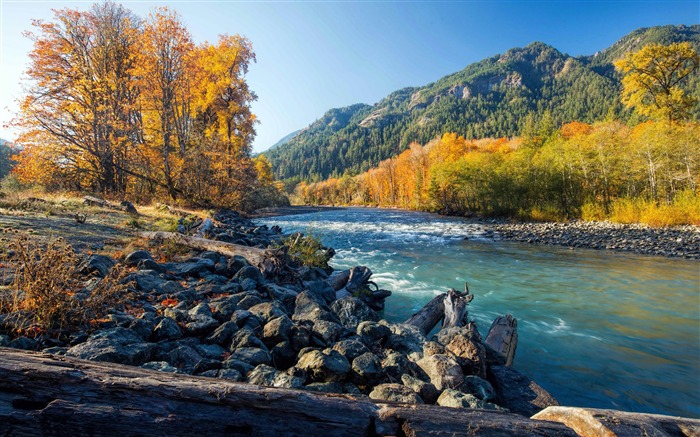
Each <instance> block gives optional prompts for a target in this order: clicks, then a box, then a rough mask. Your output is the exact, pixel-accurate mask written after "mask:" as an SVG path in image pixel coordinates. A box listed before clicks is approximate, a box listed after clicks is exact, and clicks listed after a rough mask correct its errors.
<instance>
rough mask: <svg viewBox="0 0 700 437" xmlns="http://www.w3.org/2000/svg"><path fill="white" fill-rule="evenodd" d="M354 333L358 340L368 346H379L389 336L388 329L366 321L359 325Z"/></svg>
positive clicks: (389, 331) (371, 321)
mask: <svg viewBox="0 0 700 437" xmlns="http://www.w3.org/2000/svg"><path fill="white" fill-rule="evenodd" d="M356 332H357V335H358V336H359V337H360V339H361V340H362V341H363V342H364V343H365V344H366V345H368V346H372V345H378V346H381V345H383V344H384V343H385V342H386V339H387V338H389V336H390V335H391V329H389V327H388V326H386V325H382V324H381V323H377V322H376V321H373V320H366V321H363V322H361V323H359V324H358V325H357V330H356Z"/></svg>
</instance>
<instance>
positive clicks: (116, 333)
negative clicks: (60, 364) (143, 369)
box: [66, 327, 156, 366]
mask: <svg viewBox="0 0 700 437" xmlns="http://www.w3.org/2000/svg"><path fill="white" fill-rule="evenodd" d="M155 349H156V345H155V344H153V343H145V342H144V341H143V340H142V339H141V337H140V336H139V335H138V334H137V333H135V332H134V331H132V330H130V329H126V328H121V327H117V328H111V329H107V330H104V331H98V332H96V333H94V334H92V335H91V336H90V337H89V338H88V340H87V341H86V342H84V343H81V344H78V345H76V346H73V347H71V348H70V349H68V351H67V352H66V356H69V357H75V358H81V359H84V360H92V361H109V362H113V363H119V364H129V365H132V366H140V365H142V364H144V363H146V362H148V361H150V358H151V356H152V355H153V353H154V351H155Z"/></svg>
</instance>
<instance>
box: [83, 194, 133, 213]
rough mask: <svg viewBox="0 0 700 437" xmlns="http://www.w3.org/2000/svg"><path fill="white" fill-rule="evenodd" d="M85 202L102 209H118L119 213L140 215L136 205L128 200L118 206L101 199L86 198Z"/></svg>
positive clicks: (84, 198)
mask: <svg viewBox="0 0 700 437" xmlns="http://www.w3.org/2000/svg"><path fill="white" fill-rule="evenodd" d="M83 201H84V202H85V204H86V205H91V206H100V207H102V208H109V209H117V210H119V211H124V212H128V213H130V214H138V212H137V211H136V208H134V205H133V204H132V203H131V202H127V201H126V200H125V201H123V202H122V203H120V204H119V205H117V204H116V203H112V202H109V201H107V200H104V199H100V198H99V197H94V196H85V197H83Z"/></svg>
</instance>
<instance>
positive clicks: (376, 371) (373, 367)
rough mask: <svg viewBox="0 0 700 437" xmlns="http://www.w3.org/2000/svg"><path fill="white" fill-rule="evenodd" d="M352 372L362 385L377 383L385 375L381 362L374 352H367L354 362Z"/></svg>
mask: <svg viewBox="0 0 700 437" xmlns="http://www.w3.org/2000/svg"><path fill="white" fill-rule="evenodd" d="M352 370H353V375H354V376H355V377H356V379H357V382H358V383H361V384H362V383H364V384H369V383H372V382H375V381H377V380H379V379H380V378H381V377H382V375H383V374H384V371H383V369H382V363H381V361H380V360H379V358H378V357H377V356H376V355H375V354H373V353H372V352H365V353H364V354H362V355H360V356H358V357H356V358H355V359H354V360H352Z"/></svg>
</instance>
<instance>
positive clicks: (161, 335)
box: [151, 317, 182, 341]
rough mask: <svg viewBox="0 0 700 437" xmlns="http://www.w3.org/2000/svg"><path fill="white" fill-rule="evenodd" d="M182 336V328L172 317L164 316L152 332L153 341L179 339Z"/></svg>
mask: <svg viewBox="0 0 700 437" xmlns="http://www.w3.org/2000/svg"><path fill="white" fill-rule="evenodd" d="M180 337H182V330H180V327H179V326H178V324H177V322H176V321H175V320H173V319H171V318H170V317H163V319H162V320H161V321H160V322H159V323H158V325H156V327H155V328H154V329H153V333H152V334H151V340H152V341H161V340H177V339H178V338H180Z"/></svg>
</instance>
